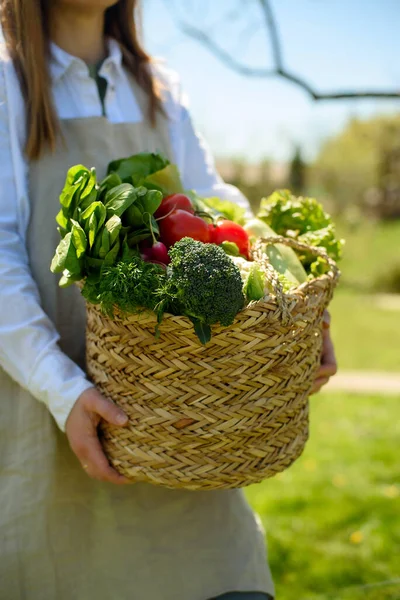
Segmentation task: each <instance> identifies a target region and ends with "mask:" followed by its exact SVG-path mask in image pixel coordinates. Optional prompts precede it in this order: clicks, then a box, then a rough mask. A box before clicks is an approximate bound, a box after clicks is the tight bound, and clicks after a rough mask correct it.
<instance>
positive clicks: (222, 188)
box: [159, 68, 253, 218]
mask: <svg viewBox="0 0 400 600" xmlns="http://www.w3.org/2000/svg"><path fill="white" fill-rule="evenodd" d="M159 73H161V79H162V82H163V86H164V87H165V88H167V89H168V95H167V96H166V100H165V104H164V106H165V108H166V113H167V116H168V118H169V121H170V137H171V143H172V149H173V152H174V158H175V162H176V164H177V166H178V169H179V171H180V174H181V177H182V182H183V185H184V187H185V188H186V189H193V190H195V191H196V192H197V193H198V194H199V195H200V196H203V197H209V196H219V197H220V198H223V199H225V200H230V201H231V202H235V203H236V204H238V205H239V206H241V207H243V208H244V209H245V210H246V216H248V217H249V218H251V217H252V216H253V214H252V211H251V208H250V203H249V200H248V199H247V198H246V196H244V194H242V192H241V191H240V190H239V189H238V188H237V187H235V186H233V185H230V184H228V183H225V181H224V180H223V179H222V177H221V176H220V175H219V173H218V171H217V169H216V165H215V161H214V158H213V156H212V153H211V151H210V148H209V146H208V145H207V143H206V141H205V140H204V138H203V137H202V135H201V134H200V133H199V132H198V131H197V129H196V127H195V125H194V123H193V119H192V117H191V115H190V112H189V102H188V99H187V96H186V94H185V93H184V92H183V91H182V88H181V85H180V80H179V77H178V76H177V75H176V74H175V73H174V72H173V71H169V70H168V69H164V68H161V69H159Z"/></svg>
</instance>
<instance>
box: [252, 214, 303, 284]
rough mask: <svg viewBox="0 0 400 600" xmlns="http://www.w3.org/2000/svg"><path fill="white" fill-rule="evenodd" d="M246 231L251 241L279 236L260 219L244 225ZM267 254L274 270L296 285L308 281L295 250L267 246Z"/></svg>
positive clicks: (277, 245) (281, 246) (281, 245)
mask: <svg viewBox="0 0 400 600" xmlns="http://www.w3.org/2000/svg"><path fill="white" fill-rule="evenodd" d="M244 229H245V230H246V231H247V233H248V234H249V237H250V241H255V240H256V239H257V238H267V237H273V236H276V235H277V234H276V233H275V231H274V230H273V229H271V227H270V226H269V225H267V224H266V223H264V222H263V221H261V220H260V219H251V221H248V222H247V223H246V225H244ZM265 252H266V254H267V256H268V258H269V260H270V262H271V265H272V266H273V267H274V269H275V270H276V271H278V273H281V274H282V275H284V276H285V277H286V278H287V279H288V280H289V281H292V282H293V284H294V285H299V284H300V283H304V282H305V281H307V273H306V272H305V270H304V267H303V265H302V264H301V262H300V260H299V258H298V256H297V254H296V252H295V251H294V250H293V248H290V247H289V246H285V245H284V244H275V245H273V246H267V248H266V250H265Z"/></svg>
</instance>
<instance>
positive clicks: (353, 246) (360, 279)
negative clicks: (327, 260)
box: [337, 220, 400, 292]
mask: <svg viewBox="0 0 400 600" xmlns="http://www.w3.org/2000/svg"><path fill="white" fill-rule="evenodd" d="M337 229H338V233H339V235H340V237H343V238H344V239H345V240H346V244H345V246H344V249H343V259H342V261H341V263H340V267H341V270H342V283H343V285H344V286H346V287H351V288H353V289H358V290H360V291H364V292H365V291H371V290H374V291H379V287H377V286H378V285H379V282H380V280H381V278H382V277H384V276H386V275H387V274H388V273H390V272H392V271H393V270H394V269H395V268H397V269H400V251H399V247H400V220H397V221H393V222H388V223H374V222H369V221H364V222H362V223H360V224H359V226H357V227H350V226H349V225H346V224H344V223H338V228H337ZM384 291H388V290H384Z"/></svg>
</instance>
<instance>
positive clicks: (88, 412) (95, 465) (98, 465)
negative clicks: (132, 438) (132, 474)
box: [66, 388, 130, 485]
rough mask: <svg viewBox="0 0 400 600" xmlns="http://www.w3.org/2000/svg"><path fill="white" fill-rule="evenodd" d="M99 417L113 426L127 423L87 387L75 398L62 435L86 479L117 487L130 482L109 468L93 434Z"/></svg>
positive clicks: (106, 401) (110, 403) (97, 394)
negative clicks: (89, 478)
mask: <svg viewBox="0 0 400 600" xmlns="http://www.w3.org/2000/svg"><path fill="white" fill-rule="evenodd" d="M101 418H103V419H105V420H106V421H108V422H109V423H112V424H113V425H121V426H122V425H124V424H126V423H127V422H128V418H127V417H126V415H125V414H124V412H123V411H121V409H119V408H118V407H117V406H115V405H114V404H113V403H112V402H110V401H109V400H107V399H106V398H104V396H102V395H101V394H100V392H98V391H97V390H96V389H95V388H90V389H88V390H86V391H85V392H83V394H81V396H80V397H79V398H78V400H77V401H76V403H75V405H74V407H73V408H72V410H71V413H70V415H69V417H68V419H67V423H66V434H67V437H68V441H69V444H70V446H71V449H72V450H73V452H74V453H75V454H76V456H77V458H78V460H79V462H80V463H81V465H82V468H83V469H84V470H85V471H86V473H87V474H88V475H89V476H90V477H93V478H94V479H98V480H100V481H107V482H109V483H115V484H117V485H121V484H126V483H130V482H129V480H128V479H127V478H126V477H123V476H122V475H119V473H117V471H115V469H113V468H112V467H111V466H110V464H109V462H108V460H107V457H106V456H105V454H104V452H103V449H102V447H101V444H100V441H99V438H98V431H97V426H98V424H99V422H100V419H101Z"/></svg>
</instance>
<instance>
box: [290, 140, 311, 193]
mask: <svg viewBox="0 0 400 600" xmlns="http://www.w3.org/2000/svg"><path fill="white" fill-rule="evenodd" d="M306 169H307V165H306V163H305V162H304V160H303V157H302V155H301V149H300V148H299V147H296V149H295V153H294V155H293V158H292V160H291V161H290V169H289V184H288V187H289V188H290V189H291V190H293V193H294V194H296V195H300V194H303V193H304V191H305V186H306V177H307V175H306Z"/></svg>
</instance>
